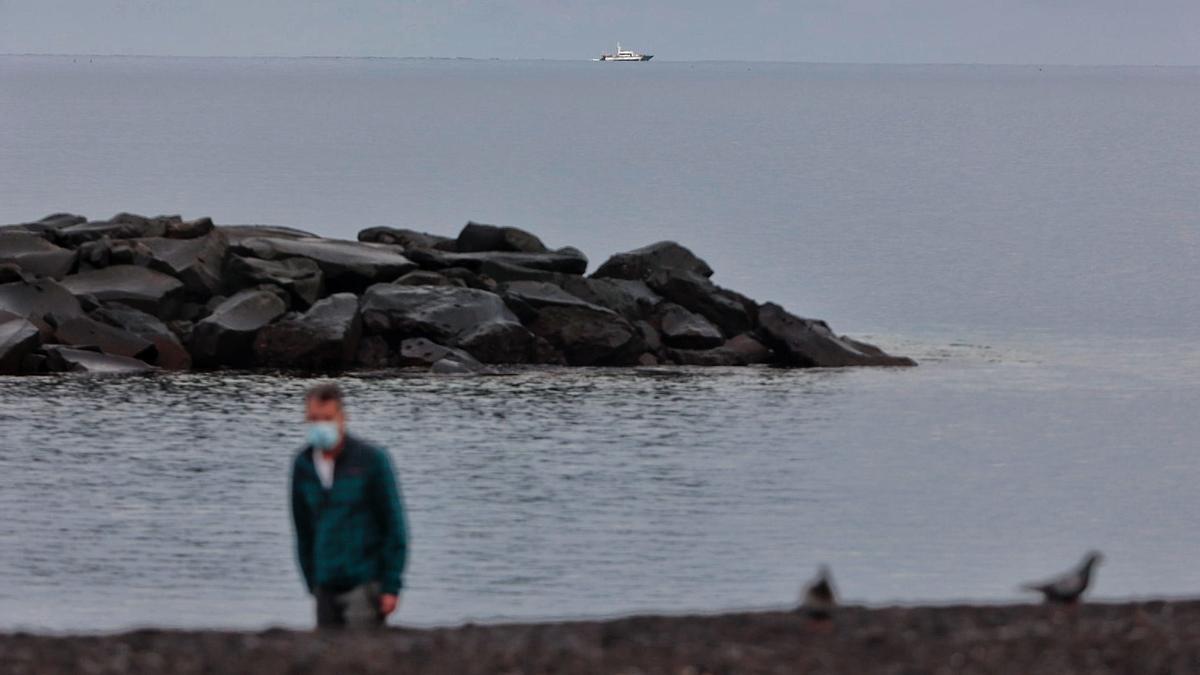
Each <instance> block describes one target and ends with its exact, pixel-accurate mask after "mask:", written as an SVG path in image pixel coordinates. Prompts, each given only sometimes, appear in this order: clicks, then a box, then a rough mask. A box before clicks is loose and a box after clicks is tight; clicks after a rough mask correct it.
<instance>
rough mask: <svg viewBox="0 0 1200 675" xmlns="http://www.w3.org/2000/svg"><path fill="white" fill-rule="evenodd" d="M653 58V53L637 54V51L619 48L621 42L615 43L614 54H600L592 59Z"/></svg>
mask: <svg viewBox="0 0 1200 675" xmlns="http://www.w3.org/2000/svg"><path fill="white" fill-rule="evenodd" d="M652 58H654V55H653V54H638V53H637V52H634V51H630V50H628V49H621V43H620V42H618V43H617V52H616V53H615V54H601V55H600V58H598V59H592V60H593V61H649V60H650V59H652Z"/></svg>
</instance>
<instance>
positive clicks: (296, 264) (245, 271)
mask: <svg viewBox="0 0 1200 675" xmlns="http://www.w3.org/2000/svg"><path fill="white" fill-rule="evenodd" d="M225 282H226V290H228V291H230V292H236V291H238V290H240V289H243V288H248V287H251V286H258V285H261V284H272V285H274V286H278V287H279V288H282V289H284V290H285V291H287V292H288V293H289V294H290V296H291V298H292V300H293V302H294V303H295V304H296V305H298V306H300V307H308V306H310V305H312V304H313V303H314V302H316V301H317V299H318V298H320V297H321V295H322V294H323V293H324V290H325V275H324V274H322V273H321V267H320V265H318V264H317V263H315V262H313V261H311V260H309V259H307V258H285V259H283V260H262V259H260V258H245V257H242V256H239V255H231V256H229V258H228V259H227V260H226V263H225Z"/></svg>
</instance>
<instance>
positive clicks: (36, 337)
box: [0, 315, 42, 375]
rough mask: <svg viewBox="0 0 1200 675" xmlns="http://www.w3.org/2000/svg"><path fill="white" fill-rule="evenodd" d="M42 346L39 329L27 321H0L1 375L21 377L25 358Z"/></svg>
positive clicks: (18, 319)
mask: <svg viewBox="0 0 1200 675" xmlns="http://www.w3.org/2000/svg"><path fill="white" fill-rule="evenodd" d="M41 344H42V340H41V335H40V333H39V331H38V327H37V326H35V325H33V324H32V323H31V322H30V321H28V320H27V319H22V318H13V317H12V316H11V315H8V318H7V319H0V375H19V374H21V373H22V372H23V367H22V366H23V364H24V363H25V357H26V356H28V355H29V354H31V353H32V352H33V350H35V349H37V348H38V347H39V346H40V345H41Z"/></svg>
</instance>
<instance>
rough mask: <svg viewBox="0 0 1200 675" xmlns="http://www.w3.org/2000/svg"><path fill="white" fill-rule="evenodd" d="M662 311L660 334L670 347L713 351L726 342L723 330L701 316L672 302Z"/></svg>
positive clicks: (665, 305)
mask: <svg viewBox="0 0 1200 675" xmlns="http://www.w3.org/2000/svg"><path fill="white" fill-rule="evenodd" d="M660 311H661V316H660V319H659V321H660V322H661V325H662V329H661V331H660V333H661V334H662V339H663V342H665V343H666V344H667V345H668V346H671V347H678V348H680V349H712V348H713V347H719V346H721V345H722V344H723V343H724V342H725V338H724V337H722V336H721V329H719V328H717V327H716V326H714V325H713V324H712V322H710V321H709V320H708V319H705V318H704V317H702V316H700V315H699V314H693V313H692V312H689V311H688V310H686V309H684V308H683V307H681V306H679V305H676V304H675V303H671V302H668V303H666V304H664V305H663V307H662V309H661V310H660Z"/></svg>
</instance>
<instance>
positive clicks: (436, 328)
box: [362, 284, 534, 363]
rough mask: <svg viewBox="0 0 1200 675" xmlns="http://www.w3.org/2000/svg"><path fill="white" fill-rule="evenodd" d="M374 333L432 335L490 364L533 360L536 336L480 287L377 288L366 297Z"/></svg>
mask: <svg viewBox="0 0 1200 675" xmlns="http://www.w3.org/2000/svg"><path fill="white" fill-rule="evenodd" d="M362 316H363V324H364V326H365V327H366V329H367V331H368V332H369V333H374V334H381V335H388V336H392V337H401V338H404V337H428V338H431V339H433V340H436V341H438V342H440V343H444V344H449V345H452V346H455V347H461V348H463V349H466V350H467V351H468V352H470V353H471V354H472V355H473V356H475V357H476V358H477V359H479V360H481V361H484V362H487V363H520V362H524V361H526V360H528V359H529V358H530V353H531V351H532V347H533V342H534V338H533V336H532V335H531V334H530V333H529V331H527V330H525V329H524V327H522V326H521V323H520V321H519V320H518V319H517V316H516V315H515V314H513V312H512V311H511V310H510V309H509V308H508V307H507V306H505V304H504V301H503V300H502V299H501V298H500V296H498V295H496V294H495V293H489V292H487V291H481V290H478V289H474V288H454V287H445V286H401V285H397V284H377V285H375V286H372V287H370V288H369V289H367V292H366V293H365V294H363V297H362Z"/></svg>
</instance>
